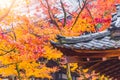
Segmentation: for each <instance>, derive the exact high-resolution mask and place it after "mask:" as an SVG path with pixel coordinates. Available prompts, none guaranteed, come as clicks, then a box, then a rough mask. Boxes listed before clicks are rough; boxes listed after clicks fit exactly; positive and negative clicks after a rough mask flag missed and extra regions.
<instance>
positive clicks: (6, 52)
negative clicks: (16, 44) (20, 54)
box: [0, 48, 15, 56]
mask: <svg viewBox="0 0 120 80" xmlns="http://www.w3.org/2000/svg"><path fill="white" fill-rule="evenodd" d="M0 50H1V51H4V52H5V53H4V54H0V56H4V55H6V54H8V53H10V52H12V51H14V50H15V48H13V49H11V50H9V51H6V50H3V49H0Z"/></svg>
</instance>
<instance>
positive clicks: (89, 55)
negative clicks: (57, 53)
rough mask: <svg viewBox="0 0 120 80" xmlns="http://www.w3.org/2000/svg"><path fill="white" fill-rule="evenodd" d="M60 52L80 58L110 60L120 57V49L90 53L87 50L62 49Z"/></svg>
mask: <svg viewBox="0 0 120 80" xmlns="http://www.w3.org/2000/svg"><path fill="white" fill-rule="evenodd" d="M60 50H61V51H62V52H63V54H64V55H66V56H79V57H80V58H103V57H106V58H109V57H117V56H120V49H116V50H103V51H102V50H101V51H99V50H98V51H92V50H91V51H88V52H87V50H81V52H77V51H75V50H72V49H66V48H65V49H64V48H60Z"/></svg>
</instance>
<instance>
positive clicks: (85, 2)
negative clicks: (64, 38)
mask: <svg viewBox="0 0 120 80" xmlns="http://www.w3.org/2000/svg"><path fill="white" fill-rule="evenodd" d="M83 3H84V4H83V7H82V8H81V10H80V12H79V13H78V15H77V17H76V19H75V21H74V23H73V25H72V27H71V30H72V28H73V27H74V25H75V24H76V22H77V20H78V18H79V16H80V14H81V13H82V11H83V10H84V8H85V6H86V4H87V0H85V1H83Z"/></svg>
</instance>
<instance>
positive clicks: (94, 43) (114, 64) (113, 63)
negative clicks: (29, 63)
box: [51, 4, 120, 80]
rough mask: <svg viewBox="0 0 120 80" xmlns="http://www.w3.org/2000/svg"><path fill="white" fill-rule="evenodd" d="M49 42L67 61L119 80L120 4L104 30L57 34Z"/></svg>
mask: <svg viewBox="0 0 120 80" xmlns="http://www.w3.org/2000/svg"><path fill="white" fill-rule="evenodd" d="M56 39H57V42H54V41H51V44H52V45H53V46H54V47H55V48H57V49H59V50H60V51H61V52H62V53H63V54H64V55H66V56H67V61H68V62H69V63H74V62H77V63H79V65H80V66H82V68H88V69H89V70H90V71H92V70H95V71H96V72H98V73H100V74H104V75H106V76H108V77H112V78H113V80H115V79H116V80H120V4H117V5H116V12H115V13H113V14H112V19H111V24H110V27H109V28H108V29H106V30H104V31H101V32H96V33H91V34H87V35H81V36H76V37H65V36H62V35H57V37H56Z"/></svg>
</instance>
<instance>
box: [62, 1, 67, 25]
mask: <svg viewBox="0 0 120 80" xmlns="http://www.w3.org/2000/svg"><path fill="white" fill-rule="evenodd" d="M60 3H61V7H62V10H63V13H64V24H63V27H65V25H66V17H67V14H66V11H65V8H64V4H63V2H62V0H60Z"/></svg>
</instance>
